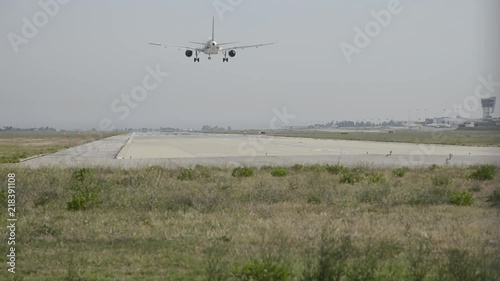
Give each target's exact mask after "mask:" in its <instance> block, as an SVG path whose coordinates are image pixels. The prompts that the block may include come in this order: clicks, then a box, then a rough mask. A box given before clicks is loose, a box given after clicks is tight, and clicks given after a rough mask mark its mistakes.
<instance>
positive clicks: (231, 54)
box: [229, 50, 236, 58]
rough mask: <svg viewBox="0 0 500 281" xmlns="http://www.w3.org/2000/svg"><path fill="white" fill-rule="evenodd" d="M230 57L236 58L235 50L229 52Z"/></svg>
mask: <svg viewBox="0 0 500 281" xmlns="http://www.w3.org/2000/svg"><path fill="white" fill-rule="evenodd" d="M229 56H230V57H232V58H234V57H235V56H236V51H235V50H231V51H229Z"/></svg>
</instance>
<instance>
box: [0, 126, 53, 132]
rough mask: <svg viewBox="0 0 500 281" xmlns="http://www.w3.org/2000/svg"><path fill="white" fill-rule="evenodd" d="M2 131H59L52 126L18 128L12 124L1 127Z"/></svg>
mask: <svg viewBox="0 0 500 281" xmlns="http://www.w3.org/2000/svg"><path fill="white" fill-rule="evenodd" d="M0 131H26V132H29V131H57V130H56V129H55V128H52V127H40V128H16V127H12V126H4V127H3V128H0Z"/></svg>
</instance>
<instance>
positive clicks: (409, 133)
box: [226, 130, 500, 146]
mask: <svg viewBox="0 0 500 281" xmlns="http://www.w3.org/2000/svg"><path fill="white" fill-rule="evenodd" d="M226 133H231V134H241V131H227V132H226ZM247 133H248V134H257V133H258V131H247ZM266 133H268V134H272V131H269V130H267V131H266ZM272 135H273V136H277V137H300V138H318V139H338V140H360V141H382V142H406V143H421V144H447V145H466V146H500V131H498V130H496V131H467V130H464V131H462V130H446V131H422V130H397V131H396V133H394V134H389V133H388V132H356V131H354V130H352V131H350V130H345V132H340V131H339V132H327V131H316V130H276V131H275V133H274V134H272Z"/></svg>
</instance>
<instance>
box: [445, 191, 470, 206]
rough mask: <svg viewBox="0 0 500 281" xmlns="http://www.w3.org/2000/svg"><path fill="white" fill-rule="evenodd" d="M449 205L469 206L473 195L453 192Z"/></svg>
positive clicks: (464, 192) (465, 192)
mask: <svg viewBox="0 0 500 281" xmlns="http://www.w3.org/2000/svg"><path fill="white" fill-rule="evenodd" d="M450 203H451V204H453V205H457V206H471V205H472V204H473V203H474V195H473V194H472V193H471V192H468V191H455V192H452V193H450Z"/></svg>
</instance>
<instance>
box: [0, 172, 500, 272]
mask: <svg viewBox="0 0 500 281" xmlns="http://www.w3.org/2000/svg"><path fill="white" fill-rule="evenodd" d="M284 169H286V170H287V171H288V175H287V176H284V177H275V176H273V175H272V171H273V169H267V168H263V169H259V170H257V169H255V172H254V175H253V176H250V177H242V178H237V177H233V176H232V175H231V174H232V171H231V170H225V169H219V168H215V167H202V166H198V167H193V169H192V174H191V172H190V176H189V177H188V178H187V179H186V178H184V177H181V178H179V175H182V174H185V173H186V172H185V171H183V170H172V169H165V168H161V167H149V168H144V169H138V170H119V169H107V168H101V169H98V170H94V172H93V173H92V174H89V175H88V176H85V178H84V179H83V180H82V181H81V182H82V183H83V184H93V185H96V186H98V187H99V188H98V189H99V191H98V198H99V200H100V202H101V204H100V206H98V207H95V208H92V209H89V210H85V211H70V210H68V209H67V208H66V206H67V205H66V203H67V202H68V201H70V200H71V199H72V191H71V190H72V189H70V187H71V186H73V185H74V184H75V181H76V180H75V178H74V176H73V173H74V172H75V170H73V169H56V168H44V169H36V170H30V169H20V168H15V167H6V166H0V174H2V175H6V174H7V173H8V172H15V173H16V178H17V180H18V203H17V204H18V208H19V211H18V212H19V215H20V217H19V222H18V224H19V229H18V239H19V246H18V247H19V249H20V253H19V264H18V271H19V273H18V276H22V277H23V278H24V279H23V280H238V279H236V276H238V278H240V279H242V280H245V276H247V275H248V274H250V275H251V276H253V277H252V278H253V279H247V280H276V279H271V277H269V276H268V277H265V278H264V279H262V278H260V279H259V278H258V274H259V272H269V271H270V272H274V273H276V275H279V274H281V273H283V272H284V273H286V274H285V275H286V276H287V278H288V279H280V280H335V279H321V278H319V277H318V276H320V275H321V274H319V273H321V272H322V270H323V269H324V268H329V267H331V266H333V265H332V264H333V261H336V260H337V261H338V260H341V259H340V258H339V255H341V254H345V256H346V257H345V263H343V264H342V263H341V265H340V266H337V267H336V268H337V269H340V272H343V273H342V275H341V276H342V277H341V279H340V280H453V278H461V280H480V279H470V278H469V279H468V277H457V276H466V275H467V274H468V272H465V273H462V272H460V271H459V270H457V269H456V268H457V263H458V264H463V266H462V268H466V269H471V271H477V272H479V273H489V274H497V275H490V276H487V277H488V278H490V279H489V280H495V279H491V278H499V276H498V267H497V268H496V270H497V271H495V268H494V267H495V266H498V265H499V263H498V262H499V261H500V260H499V259H500V250H499V249H500V224H499V223H498V221H499V219H500V209H499V208H497V207H495V206H493V205H492V204H491V202H489V201H488V198H489V197H491V195H492V194H493V192H494V189H495V188H497V187H499V186H500V184H499V179H500V177H499V176H498V172H499V169H498V167H495V171H496V176H495V178H494V179H493V180H488V181H477V180H467V175H468V173H469V169H467V168H459V167H434V168H432V169H427V168H421V169H410V170H409V171H408V172H407V173H406V174H405V175H404V176H403V177H401V178H400V177H396V176H394V175H393V171H392V169H379V168H373V167H354V168H351V169H349V172H350V174H355V175H357V176H359V178H360V179H361V181H359V182H357V183H354V184H348V183H340V179H341V177H342V172H339V173H332V171H336V170H335V169H328V168H327V167H326V166H295V167H294V168H291V167H284ZM329 171H330V172H329ZM374 175H377V176H376V177H374ZM436 177H446V178H449V179H452V180H451V181H448V180H446V179H444V180H436ZM373 178H376V180H373ZM436 183H438V184H437V185H438V186H436ZM452 191H470V192H473V194H474V197H475V201H474V204H473V205H472V206H468V207H463V206H455V205H452V204H450V203H449V193H450V192H452ZM2 201H5V200H3V199H2ZM5 211H6V210H5V208H4V207H2V208H1V210H0V216H3V217H5ZM0 240H2V241H6V233H5V232H2V233H1V236H0ZM346 241H350V242H349V243H347V242H346ZM422 245H424V246H422ZM337 248H338V249H344V250H342V251H335V249H337ZM321 249H323V250H321ZM457 250H459V251H457ZM6 251H7V245H6V243H3V244H2V245H0V252H2V253H5V252H6ZM321 257H323V258H321ZM318 258H321V259H318ZM495 259H496V260H495ZM321 261H322V262H321ZM325 261H328V262H325ZM495 262H496V263H495ZM325 263H326V264H327V266H326V267H325V266H320V265H325ZM322 268H323V269H322ZM459 268H460V267H459ZM418 269H421V272H424V275H425V279H418V278H413V277H412V276H417V277H418V272H417V271H418ZM249 272H250V273H249ZM370 272H372V274H371V273H370ZM245 274H247V275H245ZM252 274H253V275H252ZM370 274H371V275H370ZM453 274H454V275H453ZM365 275H366V276H365ZM282 276H284V275H282ZM478 276H479V275H478ZM485 276H486V275H485ZM261 277H262V276H261ZM372 277H373V279H370V278H372ZM78 278H81V279H78ZM474 278H475V277H474ZM478 278H479V277H478Z"/></svg>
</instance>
